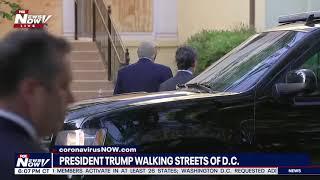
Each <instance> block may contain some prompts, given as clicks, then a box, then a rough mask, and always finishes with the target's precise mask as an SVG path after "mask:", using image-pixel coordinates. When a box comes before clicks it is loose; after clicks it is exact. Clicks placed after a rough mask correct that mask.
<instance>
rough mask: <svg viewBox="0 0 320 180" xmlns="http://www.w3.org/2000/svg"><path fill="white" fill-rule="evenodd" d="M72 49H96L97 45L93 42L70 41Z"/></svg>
mask: <svg viewBox="0 0 320 180" xmlns="http://www.w3.org/2000/svg"><path fill="white" fill-rule="evenodd" d="M70 43H71V46H72V51H97V50H98V48H97V45H96V44H95V43H94V42H89V41H88V42H87V41H71V42H70Z"/></svg>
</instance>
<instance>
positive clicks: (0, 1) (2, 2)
mask: <svg viewBox="0 0 320 180" xmlns="http://www.w3.org/2000/svg"><path fill="white" fill-rule="evenodd" d="M3 6H9V7H10V12H5V11H3V10H1V7H3ZM18 9H21V7H20V5H19V4H17V3H13V2H9V1H6V0H0V20H1V18H3V19H8V20H10V21H12V20H13V16H14V15H15V14H16V11H17V10H18Z"/></svg>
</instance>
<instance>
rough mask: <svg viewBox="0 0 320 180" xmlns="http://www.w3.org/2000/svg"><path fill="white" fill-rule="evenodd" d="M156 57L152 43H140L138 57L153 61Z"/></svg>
mask: <svg viewBox="0 0 320 180" xmlns="http://www.w3.org/2000/svg"><path fill="white" fill-rule="evenodd" d="M156 55H157V50H156V45H155V44H154V43H152V42H142V43H141V44H140V46H139V48H138V57H139V59H141V58H149V59H151V60H153V61H154V60H155V58H156Z"/></svg>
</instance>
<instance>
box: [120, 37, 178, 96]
mask: <svg viewBox="0 0 320 180" xmlns="http://www.w3.org/2000/svg"><path fill="white" fill-rule="evenodd" d="M156 55H157V51H156V46H155V45H154V44H153V43H151V42H143V43H141V45H140V46H139V48H138V57H139V60H138V62H137V63H134V64H132V65H129V66H127V67H124V68H123V69H121V70H119V72H118V78H117V82H116V85H115V89H114V94H122V93H130V92H141V91H144V92H157V91H158V89H159V86H160V84H161V83H163V82H164V81H166V80H167V79H169V78H171V77H172V72H171V69H170V68H169V67H167V66H164V65H161V64H156V63H154V61H155V58H156Z"/></svg>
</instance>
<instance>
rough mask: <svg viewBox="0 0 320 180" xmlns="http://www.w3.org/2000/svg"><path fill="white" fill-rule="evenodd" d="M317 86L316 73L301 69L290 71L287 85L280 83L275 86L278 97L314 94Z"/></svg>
mask: <svg viewBox="0 0 320 180" xmlns="http://www.w3.org/2000/svg"><path fill="white" fill-rule="evenodd" d="M317 86H318V85H317V76H316V75H315V73H314V72H313V71H312V70H310V69H300V70H295V71H290V72H289V73H288V74H287V76H286V83H278V84H276V85H275V86H274V93H275V95H276V96H277V97H281V96H295V95H297V94H300V93H302V94H308V93H312V92H314V91H315V90H316V89H317Z"/></svg>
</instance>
